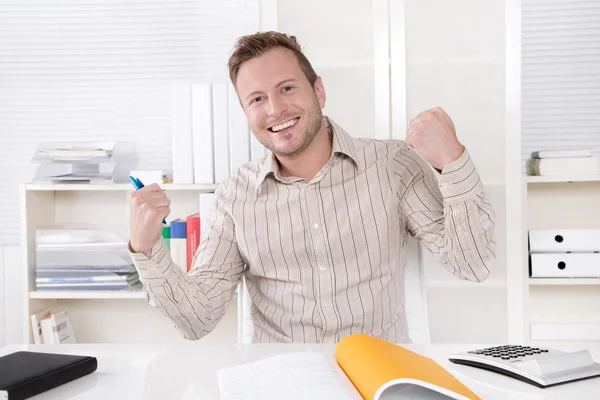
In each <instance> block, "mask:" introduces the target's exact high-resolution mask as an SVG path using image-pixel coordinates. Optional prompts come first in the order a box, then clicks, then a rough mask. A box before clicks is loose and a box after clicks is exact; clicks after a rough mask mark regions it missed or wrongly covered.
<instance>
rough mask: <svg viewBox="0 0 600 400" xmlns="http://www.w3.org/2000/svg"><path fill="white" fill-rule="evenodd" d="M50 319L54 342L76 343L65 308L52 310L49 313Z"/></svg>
mask: <svg viewBox="0 0 600 400" xmlns="http://www.w3.org/2000/svg"><path fill="white" fill-rule="evenodd" d="M50 320H51V321H52V335H53V341H54V343H58V344H62V343H77V339H76V338H75V331H74V330H73V325H72V324H71V319H70V318H69V313H68V312H67V310H66V309H64V308H63V309H62V310H59V311H56V312H53V313H52V314H51V315H50Z"/></svg>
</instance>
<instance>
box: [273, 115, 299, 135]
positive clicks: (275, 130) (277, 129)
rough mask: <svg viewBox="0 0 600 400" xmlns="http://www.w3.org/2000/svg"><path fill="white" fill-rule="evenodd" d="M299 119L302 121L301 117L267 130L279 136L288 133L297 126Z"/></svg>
mask: <svg viewBox="0 0 600 400" xmlns="http://www.w3.org/2000/svg"><path fill="white" fill-rule="evenodd" d="M299 119H300V117H297V118H294V119H291V120H289V121H287V122H284V123H283V124H278V125H273V126H272V127H270V128H267V130H268V131H269V132H273V133H278V134H283V133H286V132H287V131H288V130H290V129H291V128H292V127H293V126H294V125H296V123H297V122H298V120H299Z"/></svg>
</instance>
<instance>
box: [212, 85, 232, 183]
mask: <svg viewBox="0 0 600 400" xmlns="http://www.w3.org/2000/svg"><path fill="white" fill-rule="evenodd" d="M212 90H213V146H214V151H213V154H214V163H215V183H221V182H222V181H224V180H225V178H227V176H229V131H228V124H229V120H228V117H227V113H228V111H227V84H226V83H215V84H214V85H213V88H212Z"/></svg>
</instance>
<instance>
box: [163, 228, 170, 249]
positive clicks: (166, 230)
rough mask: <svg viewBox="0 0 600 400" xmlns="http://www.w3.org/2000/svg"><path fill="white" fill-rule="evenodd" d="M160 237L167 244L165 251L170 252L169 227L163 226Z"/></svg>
mask: <svg viewBox="0 0 600 400" xmlns="http://www.w3.org/2000/svg"><path fill="white" fill-rule="evenodd" d="M162 237H163V239H165V243H166V244H167V249H169V251H170V250H171V226H170V225H167V226H163V230H162Z"/></svg>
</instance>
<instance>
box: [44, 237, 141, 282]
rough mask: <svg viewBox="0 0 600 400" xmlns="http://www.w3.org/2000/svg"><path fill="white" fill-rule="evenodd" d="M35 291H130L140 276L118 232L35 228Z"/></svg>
mask: <svg viewBox="0 0 600 400" xmlns="http://www.w3.org/2000/svg"><path fill="white" fill-rule="evenodd" d="M35 272H36V278H35V288H36V290H41V291H43V290H130V289H135V288H139V277H138V274H137V271H136V270H135V267H134V266H133V264H132V262H131V259H130V257H129V255H128V253H127V242H126V241H124V240H123V239H122V238H120V237H119V236H118V235H115V234H112V233H110V232H105V231H97V230H78V229H39V230H37V231H36V271H35Z"/></svg>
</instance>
